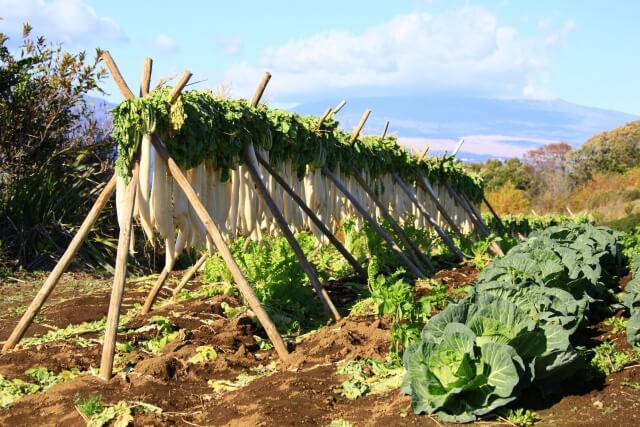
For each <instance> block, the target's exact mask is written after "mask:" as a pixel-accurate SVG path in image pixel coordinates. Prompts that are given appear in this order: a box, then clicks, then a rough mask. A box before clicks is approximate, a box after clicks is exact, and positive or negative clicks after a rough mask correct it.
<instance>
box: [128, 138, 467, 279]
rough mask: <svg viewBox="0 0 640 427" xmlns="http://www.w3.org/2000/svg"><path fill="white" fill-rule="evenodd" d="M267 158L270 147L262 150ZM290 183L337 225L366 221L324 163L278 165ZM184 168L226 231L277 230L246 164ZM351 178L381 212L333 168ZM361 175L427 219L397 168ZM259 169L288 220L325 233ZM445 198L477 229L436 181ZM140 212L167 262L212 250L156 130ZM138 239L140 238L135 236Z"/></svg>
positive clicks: (397, 213)
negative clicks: (397, 177)
mask: <svg viewBox="0 0 640 427" xmlns="http://www.w3.org/2000/svg"><path fill="white" fill-rule="evenodd" d="M259 153H260V154H261V156H262V157H263V158H264V159H265V160H266V161H267V162H268V161H269V153H268V152H267V151H264V150H259ZM275 169H276V170H277V171H278V172H279V174H280V175H281V176H282V177H283V178H284V179H285V180H286V181H287V182H288V183H289V185H290V186H291V187H292V188H293V189H294V191H295V192H296V193H297V194H298V195H299V196H300V197H301V198H302V199H303V200H305V202H306V203H307V205H308V206H309V207H310V208H311V210H313V211H314V212H315V213H316V214H317V216H318V217H319V218H320V219H321V220H322V221H323V222H324V224H325V225H326V226H327V227H328V228H329V229H331V230H333V231H334V233H335V232H337V231H338V229H339V228H340V227H341V225H342V223H343V222H344V220H345V219H347V218H350V217H351V218H355V220H356V226H357V227H360V226H361V225H362V222H361V220H360V217H359V216H358V214H357V212H356V211H355V209H354V208H353V206H352V205H351V203H350V202H349V200H348V199H347V198H346V197H345V196H344V195H343V194H342V193H341V192H340V191H339V190H338V189H337V188H336V187H335V185H333V183H332V182H331V181H330V180H329V178H327V177H326V176H324V174H323V173H322V169H321V168H316V169H311V167H309V166H307V170H306V175H305V176H304V178H303V179H302V180H299V179H298V178H297V176H296V173H295V169H294V168H293V167H292V165H291V161H287V162H285V163H284V164H282V165H281V166H280V167H278V168H275ZM185 172H186V173H185V175H186V177H187V179H188V180H189V182H190V184H191V185H192V186H193V188H194V190H195V192H196V193H197V194H198V196H199V198H200V200H201V201H202V202H203V204H204V206H205V207H206V208H207V211H208V212H209V214H210V216H211V218H212V219H213V220H214V221H215V223H216V224H217V226H218V227H219V229H220V231H221V232H222V234H223V236H224V237H225V238H226V239H227V240H228V239H232V238H235V237H238V236H245V237H247V236H248V237H250V238H251V239H253V240H260V239H261V238H262V237H263V236H264V235H265V234H268V235H271V234H277V233H278V228H277V225H276V222H275V220H274V219H273V217H272V215H271V213H270V211H269V209H268V208H267V206H266V204H265V203H263V201H262V200H261V198H260V196H259V194H258V192H257V191H256V190H255V188H254V184H253V181H252V178H251V176H250V175H249V171H248V169H247V167H246V166H244V165H240V166H238V167H237V168H236V169H234V170H232V171H231V179H230V180H228V181H227V182H222V181H221V171H220V170H219V169H214V168H211V167H208V166H207V164H206V163H201V164H200V165H198V166H197V167H195V168H192V169H190V170H188V171H185ZM333 172H334V173H335V174H336V175H337V176H338V177H339V178H340V179H341V180H342V181H343V182H344V183H345V184H346V186H347V188H348V189H349V191H350V192H351V193H352V194H353V195H354V196H355V197H356V198H357V199H358V200H359V201H360V202H361V204H362V205H363V206H364V207H365V208H366V209H367V211H368V212H370V213H371V214H375V216H377V217H381V213H380V210H379V208H378V207H377V206H376V205H375V204H374V202H373V201H372V200H371V198H370V197H369V196H368V195H367V193H366V192H365V191H364V189H363V188H362V187H361V186H360V185H359V184H358V182H357V181H356V180H355V179H354V178H352V177H351V176H349V175H347V174H345V173H343V171H340V170H339V168H338V169H337V170H335V171H333ZM360 172H361V176H363V177H364V179H365V180H366V181H367V182H368V184H369V185H370V187H372V188H376V189H377V192H378V197H379V199H380V200H381V202H382V203H383V205H384V206H385V207H387V208H388V210H389V212H390V213H391V215H392V216H393V217H395V218H397V219H399V221H400V223H404V222H405V221H408V220H410V219H412V220H413V221H415V226H416V227H420V228H422V227H428V226H429V223H428V221H427V218H425V216H424V215H422V214H421V213H420V210H419V209H418V208H417V207H416V206H415V205H414V204H413V203H412V202H411V201H410V200H409V198H408V197H407V196H406V194H405V193H404V192H403V190H402V189H401V188H400V187H399V186H398V185H397V184H396V183H395V182H394V180H393V177H392V176H391V175H390V174H385V175H383V176H377V177H373V176H369V174H368V173H367V171H365V170H363V171H360ZM260 173H261V175H262V178H263V181H264V182H265V184H266V186H267V188H268V190H269V193H270V194H271V197H272V198H273V200H274V201H275V203H276V204H277V205H278V207H279V209H280V211H281V212H282V214H283V216H284V218H285V219H286V220H287V223H288V224H289V226H290V227H291V229H292V231H293V232H294V233H295V232H297V231H300V230H310V231H311V232H312V233H313V234H314V235H315V236H316V238H317V239H318V240H319V241H323V242H324V241H325V237H324V236H323V235H322V233H321V232H320V230H319V229H318V228H317V227H316V226H315V224H313V222H312V221H311V220H310V219H309V218H308V216H307V215H306V214H305V213H304V212H302V210H301V209H300V208H299V207H298V206H297V205H296V204H295V202H294V201H293V200H292V199H291V198H290V197H289V196H288V194H287V193H286V192H285V190H284V189H283V188H282V187H280V185H278V184H277V182H276V181H275V179H274V178H273V177H271V176H270V175H269V174H268V173H267V172H266V170H264V169H263V168H262V167H260ZM118 186H119V187H121V188H118V191H117V195H118V196H117V199H116V201H117V203H116V205H117V208H118V215H119V217H120V216H121V215H122V209H121V205H122V203H121V200H122V195H123V194H124V191H122V190H123V188H122V187H123V186H124V181H123V180H122V179H121V178H119V179H118ZM413 191H414V193H415V195H416V197H417V198H418V200H419V201H420V202H421V203H422V204H423V206H425V207H426V209H427V210H428V211H429V212H430V214H431V215H432V216H433V218H434V219H435V220H436V221H438V222H439V223H440V224H441V225H444V222H443V219H441V218H440V214H439V212H438V211H437V209H436V207H435V206H434V205H433V203H432V202H431V200H430V199H429V197H428V195H427V194H426V193H425V192H424V191H423V190H422V189H421V188H417V187H413ZM434 191H435V192H436V194H437V196H438V199H439V201H440V203H441V204H443V205H444V207H445V209H446V210H447V212H449V214H450V216H451V217H452V218H453V220H454V221H455V222H456V223H457V225H458V226H459V227H460V228H461V229H462V230H463V232H466V231H468V230H469V229H470V224H469V223H468V220H467V217H466V215H465V214H464V211H463V210H462V209H461V208H460V207H458V206H457V205H456V204H455V202H454V201H453V199H452V198H451V197H450V196H449V195H448V194H447V193H446V190H445V189H444V187H443V186H439V185H436V186H434ZM134 218H135V219H136V220H137V221H138V222H139V223H140V225H141V226H142V229H143V230H144V233H145V235H146V237H147V239H148V240H149V241H150V242H152V243H153V242H155V239H154V234H155V233H157V234H159V235H160V236H161V237H162V239H164V243H165V250H166V263H167V266H168V267H171V268H172V267H173V264H174V262H175V259H176V258H177V256H178V255H180V253H181V252H182V251H184V250H185V249H188V248H191V247H204V246H206V247H207V248H208V249H209V250H210V251H211V250H213V247H212V243H211V242H210V240H209V239H208V238H207V237H206V232H205V229H204V227H203V225H202V223H201V222H200V220H199V219H198V218H197V216H196V214H195V211H194V210H193V208H192V207H191V206H190V205H189V203H188V201H187V198H186V196H185V194H184V193H183V191H182V190H181V189H180V188H179V186H178V185H176V184H175V183H174V180H173V178H172V177H171V176H170V174H169V173H168V171H167V170H166V166H165V165H164V162H162V160H161V159H160V157H159V156H158V155H157V153H155V151H154V149H153V147H152V146H151V144H150V138H149V137H146V136H145V137H144V138H143V140H142V144H141V158H140V180H139V187H138V189H137V193H136V201H135V207H134ZM132 241H133V239H132Z"/></svg>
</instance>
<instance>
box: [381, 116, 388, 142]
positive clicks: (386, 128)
mask: <svg viewBox="0 0 640 427" xmlns="http://www.w3.org/2000/svg"><path fill="white" fill-rule="evenodd" d="M387 130H389V120H387V121H386V122H384V129H383V130H382V135H380V138H384V137H385V136H387Z"/></svg>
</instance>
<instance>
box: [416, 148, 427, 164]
mask: <svg viewBox="0 0 640 427" xmlns="http://www.w3.org/2000/svg"><path fill="white" fill-rule="evenodd" d="M428 151H429V146H428V145H425V147H424V149H423V150H422V151H421V152H420V155H419V156H418V163H421V162H422V160H423V159H424V156H426V155H427V152H428Z"/></svg>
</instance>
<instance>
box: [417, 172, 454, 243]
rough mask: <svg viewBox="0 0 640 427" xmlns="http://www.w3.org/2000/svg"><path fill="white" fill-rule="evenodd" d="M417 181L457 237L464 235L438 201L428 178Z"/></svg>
mask: <svg viewBox="0 0 640 427" xmlns="http://www.w3.org/2000/svg"><path fill="white" fill-rule="evenodd" d="M417 182H418V185H419V186H420V187H421V188H422V189H423V190H424V191H425V192H426V193H427V195H428V196H429V198H430V199H431V201H432V202H433V204H434V205H436V208H437V209H438V211H439V212H440V215H442V217H443V218H444V220H445V221H446V222H447V224H449V227H450V228H451V229H452V230H453V231H454V233H456V235H457V236H458V237H460V238H463V237H464V235H463V234H462V231H460V228H458V224H456V222H455V221H454V220H453V219H452V218H451V216H449V213H448V212H447V210H446V209H445V207H444V206H442V203H440V200H438V196H436V193H435V191H434V190H433V187H431V183H430V182H429V180H428V179H427V178H425V177H420V178H418V181H417Z"/></svg>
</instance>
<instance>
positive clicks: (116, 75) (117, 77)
mask: <svg viewBox="0 0 640 427" xmlns="http://www.w3.org/2000/svg"><path fill="white" fill-rule="evenodd" d="M101 57H102V60H103V61H104V62H105V64H107V68H109V71H110V72H111V77H113V80H114V81H115V82H116V85H117V86H118V89H120V92H121V93H122V96H124V97H125V99H131V98H134V95H133V92H131V89H129V86H127V83H126V82H125V81H124V77H122V74H121V73H120V69H118V66H117V65H116V63H115V61H114V60H113V57H112V56H111V54H110V53H109V51H108V50H105V51H104V52H102V55H101Z"/></svg>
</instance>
